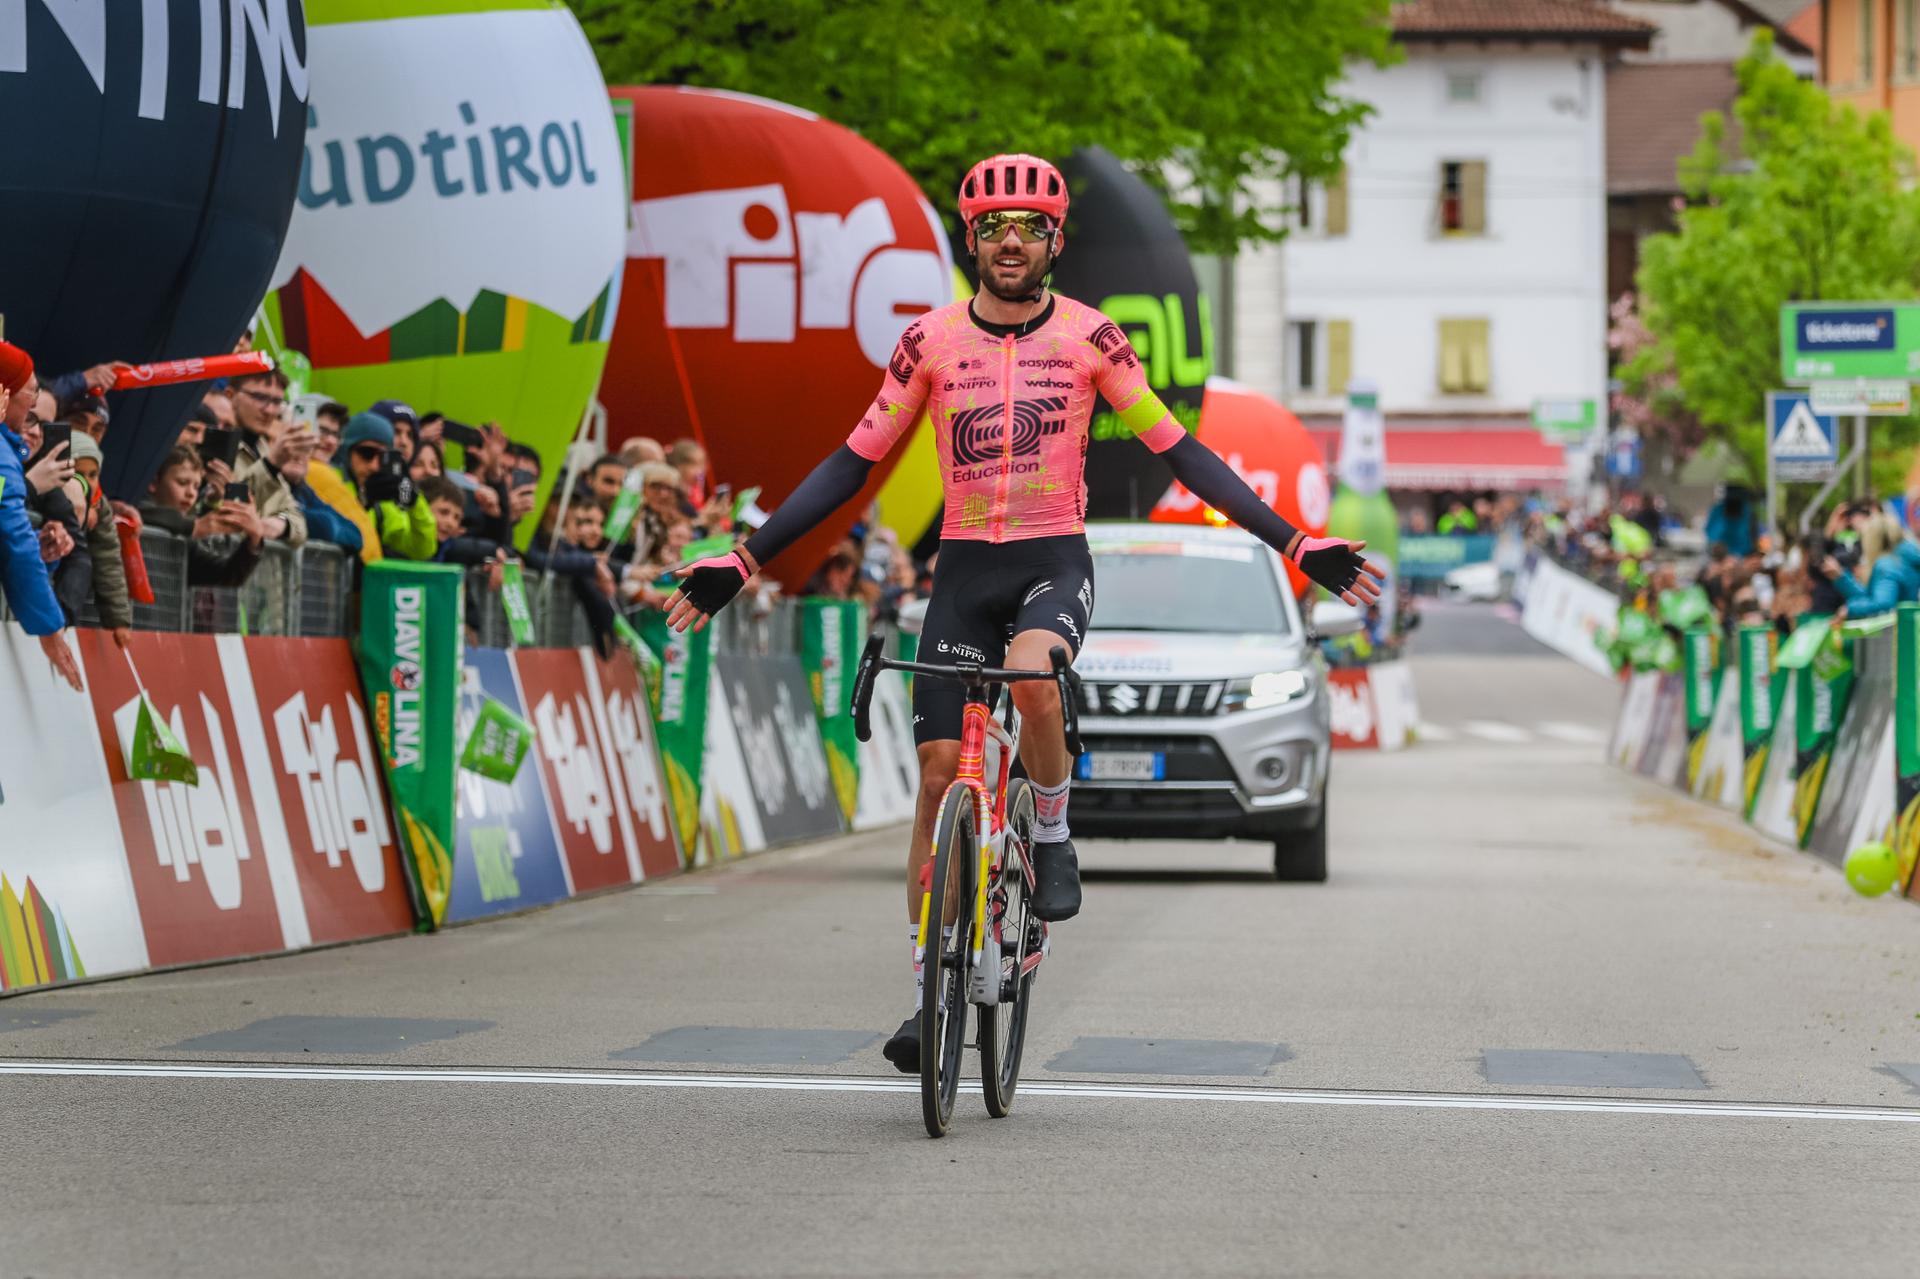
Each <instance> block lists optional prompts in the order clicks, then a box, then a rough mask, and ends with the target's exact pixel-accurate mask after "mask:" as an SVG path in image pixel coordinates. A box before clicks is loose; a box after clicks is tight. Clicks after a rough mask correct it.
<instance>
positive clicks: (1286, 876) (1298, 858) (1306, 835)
mask: <svg viewBox="0 0 1920 1279" xmlns="http://www.w3.org/2000/svg"><path fill="white" fill-rule="evenodd" d="M1273 876H1274V878H1275V879H1278V880H1279V881H1280V882H1282V883H1285V884H1324V883H1325V882H1326V880H1327V804H1326V801H1325V800H1322V801H1321V802H1320V811H1319V813H1317V814H1316V815H1315V816H1314V819H1313V825H1311V826H1309V827H1307V828H1306V829H1304V830H1294V831H1288V832H1287V833H1286V834H1285V835H1282V836H1281V837H1280V838H1279V839H1277V840H1275V841H1274V844H1273Z"/></svg>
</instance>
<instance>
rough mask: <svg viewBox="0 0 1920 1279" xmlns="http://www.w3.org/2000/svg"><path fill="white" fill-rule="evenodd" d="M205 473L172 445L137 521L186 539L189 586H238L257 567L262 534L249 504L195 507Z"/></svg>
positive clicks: (191, 451)
mask: <svg viewBox="0 0 1920 1279" xmlns="http://www.w3.org/2000/svg"><path fill="white" fill-rule="evenodd" d="M203 475H204V468H203V467H202V465H201V462H200V454H199V451H198V450H196V449H195V448H194V447H193V446H192V445H191V444H176V445H174V446H173V450H172V451H171V452H169V453H168V454H167V456H166V457H165V458H164V459H162V460H161V463H160V473H159V474H158V475H157V476H155V477H154V481H153V484H152V486H151V487H150V488H149V490H148V498H147V501H146V502H145V503H144V504H143V505H142V506H141V507H140V518H141V519H143V520H145V521H146V522H147V524H149V525H150V526H152V527H153V528H157V529H161V530H163V531H165V532H168V533H172V534H174V535H175V536H176V537H185V538H191V539H192V541H191V543H190V544H189V545H188V547H187V582H188V584H189V585H192V586H238V585H240V584H241V583H242V582H245V581H246V580H247V578H248V577H250V576H252V574H253V568H254V565H256V564H258V563H259V562H260V547H261V545H262V544H263V542H264V541H265V529H264V528H263V527H262V524H263V521H262V520H261V519H260V516H259V513H258V512H257V511H256V510H255V509H254V506H253V502H252V500H251V499H249V500H246V501H239V502H232V501H227V500H225V499H221V500H219V501H218V502H217V503H216V504H214V505H212V506H211V507H210V508H208V507H203V506H202V505H201V502H200V483H201V479H202V477H203Z"/></svg>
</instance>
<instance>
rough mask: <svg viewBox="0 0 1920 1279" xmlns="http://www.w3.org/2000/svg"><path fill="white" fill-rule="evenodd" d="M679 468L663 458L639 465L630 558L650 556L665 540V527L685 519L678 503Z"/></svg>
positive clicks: (685, 513) (641, 558) (679, 488)
mask: <svg viewBox="0 0 1920 1279" xmlns="http://www.w3.org/2000/svg"><path fill="white" fill-rule="evenodd" d="M682 495H683V492H682V489H681V479H680V472H679V471H678V470H676V469H675V468H673V467H671V466H668V465H667V464H666V463H665V462H648V463H646V464H644V465H642V466H641V468H640V496H641V507H640V515H639V518H638V521H637V523H638V525H639V527H637V528H636V529H635V530H634V534H633V548H634V550H633V558H634V559H635V560H646V559H651V558H653V556H654V552H655V550H656V548H658V547H659V546H661V545H662V544H664V543H665V541H666V537H667V530H668V529H670V528H672V527H673V526H674V525H675V524H678V523H680V522H681V521H683V520H685V519H687V512H686V510H685V508H684V507H683V505H682V503H681V497H682Z"/></svg>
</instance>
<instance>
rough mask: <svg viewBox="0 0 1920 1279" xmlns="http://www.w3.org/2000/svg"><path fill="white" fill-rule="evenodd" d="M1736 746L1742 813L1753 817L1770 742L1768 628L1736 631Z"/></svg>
mask: <svg viewBox="0 0 1920 1279" xmlns="http://www.w3.org/2000/svg"><path fill="white" fill-rule="evenodd" d="M1739 642H1740V746H1741V751H1742V753H1743V755H1744V757H1745V764H1744V771H1743V773H1742V776H1743V778H1744V779H1745V780H1744V791H1743V795H1744V801H1743V807H1742V811H1743V812H1745V813H1746V815H1747V816H1748V817H1752V816H1753V804H1754V799H1755V797H1756V796H1758V795H1759V793H1760V774H1761V773H1762V772H1763V771H1765V769H1766V766H1767V745H1768V743H1769V742H1770V741H1771V740H1772V738H1773V712H1774V705H1773V655H1774V633H1773V628H1772V627H1770V626H1743V627H1741V628H1740V637H1739Z"/></svg>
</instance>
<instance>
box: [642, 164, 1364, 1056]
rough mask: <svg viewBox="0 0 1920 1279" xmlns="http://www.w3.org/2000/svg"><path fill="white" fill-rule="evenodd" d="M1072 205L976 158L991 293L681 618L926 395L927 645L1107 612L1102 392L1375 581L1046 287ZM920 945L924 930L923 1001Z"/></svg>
mask: <svg viewBox="0 0 1920 1279" xmlns="http://www.w3.org/2000/svg"><path fill="white" fill-rule="evenodd" d="M1066 216H1067V184H1066V180H1065V179H1064V178H1063V177H1061V175H1060V171H1059V170H1058V169H1056V168H1054V167H1053V165H1051V164H1049V163H1047V162H1046V161H1045V160H1041V159H1038V158H1036V157H1034V156H1031V155H1024V154H1023V155H997V156H994V157H992V158H991V159H988V160H983V161H981V162H980V163H979V164H977V165H975V166H974V167H973V169H972V170H971V171H970V172H969V173H968V174H967V176H966V179H965V180H964V181H963V182H962V183H961V185H960V219H961V221H962V223H963V224H964V225H965V227H966V237H967V248H968V250H969V252H971V253H972V254H973V255H974V266H975V268H976V269H977V272H978V275H979V278H980V292H979V294H978V295H977V296H976V297H974V298H973V299H972V300H971V301H964V302H955V303H952V304H951V305H948V306H944V307H941V308H939V309H937V310H934V311H931V312H929V313H927V314H925V315H922V316H920V317H919V318H918V319H916V320H915V321H914V322H913V323H912V324H910V325H908V326H907V329H906V332H905V333H903V334H902V335H901V337H900V341H899V343H898V345H896V346H895V348H894V351H893V358H892V360H891V361H890V362H889V363H888V365H887V372H886V376H885V378H884V379H883V380H882V382H881V386H880V393H879V395H878V396H876V397H875V399H874V401H873V405H872V407H871V408H869V409H868V410H867V413H866V416H865V417H863V418H862V419H861V420H860V423H859V425H857V426H856V427H855V428H854V429H853V433H852V434H851V435H849V436H848V437H847V441H846V443H845V444H843V445H842V446H841V447H840V448H839V449H837V450H835V451H834V453H833V454H832V455H831V456H829V457H828V458H827V459H826V460H825V461H824V462H822V463H821V464H820V465H819V466H818V467H816V468H815V469H814V470H813V472H812V473H811V474H809V475H808V476H807V478H806V479H805V480H803V481H802V482H801V483H800V486H799V487H798V488H796V489H795V490H794V491H793V494H792V495H791V496H790V497H788V498H787V500H786V501H785V502H783V503H782V504H781V505H780V507H779V509H778V510H776V511H775V512H774V513H773V516H772V518H770V519H769V520H768V521H767V522H766V523H765V524H764V525H763V526H761V528H760V529H759V531H758V532H756V533H754V534H753V536H751V537H750V538H748V539H747V540H746V541H745V542H744V543H743V544H742V545H740V546H738V547H736V548H735V549H734V550H732V551H731V552H729V553H727V554H725V555H721V556H716V557H712V558H709V559H703V560H700V561H698V562H696V563H694V564H692V565H689V566H688V567H686V568H684V569H682V570H680V573H679V576H680V577H681V578H682V579H683V580H682V584H681V586H680V589H679V590H678V591H677V592H675V594H674V596H673V598H672V599H671V600H670V601H669V602H668V609H669V616H668V622H669V624H670V625H671V626H673V627H674V628H675V629H676V630H684V629H686V627H687V626H689V625H693V626H695V628H696V629H698V628H699V627H704V626H705V625H706V623H707V620H708V619H709V618H711V617H712V615H713V614H714V613H716V612H718V611H719V610H720V609H721V608H723V607H724V606H725V605H726V604H727V602H728V601H730V600H731V599H733V597H734V596H735V595H736V594H738V593H739V591H740V588H741V587H742V586H743V585H744V584H745V583H746V581H747V580H748V578H750V577H751V576H752V575H753V574H755V573H757V572H759V571H760V566H761V565H762V564H765V563H766V562H767V561H768V560H770V559H772V558H773V557H774V556H775V555H777V554H779V553H780V551H781V550H783V549H784V548H786V547H787V546H789V545H791V544H792V543H793V542H794V541H795V540H796V539H797V538H799V537H800V536H801V535H802V534H803V533H805V532H807V531H808V530H809V529H811V528H813V527H814V526H815V525H817V524H818V523H819V522H820V521H822V520H824V519H826V518H827V517H828V516H829V515H830V514H832V513H833V512H834V511H835V510H837V509H838V508H839V507H840V506H842V505H844V504H845V503H846V502H848V501H850V500H851V499H852V498H853V497H854V496H855V495H856V494H858V493H859V491H860V489H861V487H862V486H863V485H864V484H865V483H866V480H867V477H868V474H869V473H870V472H871V470H872V468H873V465H874V463H876V462H878V461H879V460H880V459H881V458H883V457H885V456H886V455H887V452H888V450H890V449H891V448H892V447H893V446H894V445H895V444H896V443H897V442H898V441H899V440H900V438H901V437H902V436H903V435H905V434H906V433H907V432H908V431H909V430H910V429H911V428H912V427H913V425H914V423H915V422H916V421H917V420H918V419H919V416H920V411H921V409H922V408H923V407H925V408H928V409H929V410H930V411H931V416H932V419H933V423H934V429H935V441H936V447H937V451H938V454H939V464H940V468H941V482H942V488H943V490H944V494H945V512H944V516H943V521H944V522H943V524H942V529H941V542H940V555H939V560H938V562H937V563H936V566H935V571H934V578H933V595H932V598H931V600H930V601H929V602H928V606H927V615H926V622H925V624H924V626H923V628H922V633H921V639H920V653H921V660H923V661H931V662H945V661H965V662H975V663H979V664H981V665H986V666H1006V667H1009V668H1016V669H1032V670H1044V669H1046V668H1047V666H1048V654H1049V651H1050V650H1051V649H1053V648H1055V647H1057V646H1064V647H1065V648H1066V650H1067V652H1068V653H1069V655H1073V654H1077V653H1078V652H1079V650H1080V645H1081V640H1082V637H1083V636H1084V635H1085V634H1086V630H1087V624H1088V622H1089V621H1090V620H1091V619H1092V615H1093V589H1094V584H1093V563H1092V558H1091V556H1090V554H1089V552H1088V549H1087V540H1086V535H1085V531H1084V530H1085V524H1084V519H1085V515H1086V505H1087V486H1086V475H1085V472H1086V455H1087V443H1088V428H1089V423H1090V421H1091V419H1092V416H1093V411H1094V407H1095V404H1096V402H1097V400H1098V398H1099V397H1100V396H1105V397H1106V400H1107V402H1108V403H1109V404H1111V405H1112V406H1113V408H1114V409H1115V411H1116V412H1117V413H1118V414H1119V417H1120V421H1121V422H1122V423H1123V424H1124V425H1125V427H1126V428H1127V430H1128V431H1130V432H1131V433H1133V434H1135V435H1137V436H1139V437H1140V440H1141V442H1142V443H1143V444H1145V445H1146V446H1147V447H1148V448H1149V449H1152V450H1153V451H1154V452H1155V453H1158V454H1159V455H1160V456H1161V457H1162V458H1163V459H1165V461H1166V462H1167V464H1168V466H1169V467H1170V468H1171V469H1172V471H1173V473H1174V475H1175V477H1176V478H1178V479H1179V480H1180V482H1181V483H1183V484H1185V485H1186V486H1187V488H1188V489H1190V490H1191V491H1192V492H1193V493H1194V494H1195V495H1196V496H1198V497H1200V498H1201V499H1202V500H1203V501H1205V502H1207V503H1208V504H1209V505H1211V506H1212V507H1213V508H1214V509H1216V510H1218V511H1221V512H1222V513H1224V514H1225V515H1226V516H1228V518H1230V519H1232V520H1233V521H1235V522H1236V523H1238V524H1239V525H1241V526H1242V527H1243V528H1245V529H1247V530H1248V531H1249V532H1251V533H1253V534H1254V535H1255V536H1257V537H1259V538H1260V539H1261V540H1262V541H1264V542H1266V543H1267V544H1268V545H1269V546H1271V547H1273V548H1274V549H1275V550H1277V551H1279V552H1280V553H1281V554H1283V555H1285V556H1286V557H1287V558H1288V559H1289V560H1291V561H1293V562H1294V563H1295V564H1296V565H1298V566H1299V567H1300V569H1301V570H1302V571H1303V572H1304V573H1305V574H1306V575H1307V576H1308V577H1309V578H1311V579H1313V580H1314V581H1315V582H1317V583H1319V584H1320V585H1322V586H1324V587H1326V588H1327V589H1328V590H1330V591H1333V592H1334V593H1335V594H1337V595H1339V596H1340V597H1341V598H1342V599H1345V600H1346V601H1347V602H1348V603H1350V604H1360V605H1364V604H1366V603H1368V602H1370V601H1371V600H1374V599H1377V598H1378V597H1379V593H1380V588H1379V585H1378V582H1377V579H1378V578H1379V577H1380V572H1379V570H1378V569H1376V568H1374V567H1373V566H1371V565H1369V564H1367V562H1366V561H1365V560H1364V559H1363V558H1362V557H1361V555H1360V551H1361V549H1362V548H1363V547H1364V546H1365V543H1364V542H1346V541H1342V540H1340V539H1338V538H1315V537H1308V536H1306V535H1305V534H1304V533H1302V532H1301V531H1300V530H1298V529H1296V528H1294V527H1293V526H1292V525H1290V524H1289V523H1287V521H1285V520H1283V519H1281V518H1280V516H1278V515H1277V514H1275V513H1274V511H1273V510H1272V509H1271V508H1270V507H1268V506H1267V504H1266V503H1265V502H1263V501H1261V500H1260V498H1259V496H1258V495H1257V494H1255V493H1254V491H1253V490H1252V489H1250V488H1248V487H1247V485H1246V483H1245V482H1244V481H1242V480H1241V479H1240V477H1239V476H1237V475H1235V474H1234V472H1233V471H1232V469H1231V468H1229V467H1228V466H1227V464H1226V463H1225V462H1223V461H1221V460H1220V458H1219V456H1218V455H1216V454H1215V453H1214V452H1213V451H1212V450H1211V449H1209V448H1207V447H1206V446H1205V445H1203V444H1201V443H1200V442H1199V441H1198V440H1197V439H1195V438H1194V437H1193V436H1191V435H1189V434H1188V433H1187V431H1186V430H1185V429H1184V428H1183V427H1182V426H1181V425H1180V423H1179V422H1178V421H1176V420H1175V419H1174V417H1173V415H1172V414H1170V413H1169V412H1168V411H1167V408H1166V406H1165V405H1164V404H1162V403H1161V402H1160V398H1159V397H1158V396H1156V395H1155V394H1154V393H1153V391H1152V390H1151V389H1149V387H1148V386H1147V379H1146V374H1145V373H1144V371H1143V370H1142V368H1141V366H1140V360H1139V358H1138V357H1137V356H1136V355H1135V354H1134V351H1133V347H1132V345H1131V344H1130V343H1129V342H1128V341H1127V339H1126V336H1125V335H1124V334H1123V333H1121V331H1120V329H1119V327H1118V326H1117V325H1115V324H1114V323H1113V321H1111V320H1109V319H1108V318H1107V317H1106V316H1104V315H1102V314H1101V313H1100V312H1099V311H1096V310H1095V309H1093V308H1092V307H1090V306H1086V305H1084V304H1082V303H1079V302H1076V301H1073V300H1072V299H1070V298H1065V297H1061V296H1059V295H1058V294H1055V293H1053V292H1052V291H1051V290H1050V289H1049V288H1048V287H1047V278H1048V276H1049V274H1050V273H1051V271H1052V269H1053V264H1054V262H1055V261H1057V260H1058V258H1059V256H1060V253H1061V251H1062V249H1063V248H1064V246H1065V235H1064V231H1063V227H1064V225H1065V222H1066ZM961 700H962V699H961V689H960V686H959V684H958V683H956V682H954V681H950V680H935V679H929V678H927V677H925V676H922V677H920V678H918V679H915V680H914V682H913V712H914V714H913V725H914V740H915V743H916V745H917V747H918V751H919V756H920V796H919V804H918V808H917V810H916V812H915V816H914V825H913V838H912V843H911V848H910V852H909V855H908V860H907V919H908V936H909V938H910V939H915V940H917V934H918V913H919V908H920V876H921V867H922V866H924V865H925V864H926V863H927V861H928V860H929V859H930V857H931V856H932V846H933V832H934V823H935V821H936V820H937V818H938V810H939V805H940V800H941V797H942V796H943V795H945V794H946V791H947V787H948V786H949V785H950V784H951V783H952V781H953V778H954V773H955V772H956V770H957V768H958V765H959V755H960V726H961ZM1013 700H1014V704H1015V705H1016V706H1017V707H1018V709H1019V711H1020V714H1021V716H1022V720H1023V729H1022V732H1021V736H1020V758H1021V761H1022V762H1023V763H1024V764H1025V765H1026V771H1027V776H1028V779H1029V780H1030V781H1031V782H1032V784H1033V793H1034V801H1035V805H1034V806H1035V818H1036V820H1035V828H1034V849H1033V859H1034V874H1035V879H1036V883H1035V886H1034V894H1033V902H1032V905H1033V911H1034V914H1036V915H1038V916H1039V917H1040V918H1041V919H1045V920H1055V921H1057V920H1062V919H1068V918H1071V917H1072V916H1073V915H1074V914H1075V913H1076V912H1078V910H1079V909H1080V875H1079V867H1078V863H1077V860H1076V858H1075V855H1074V849H1073V843H1072V841H1071V839H1070V838H1069V836H1068V828H1067V787H1068V774H1069V771H1070V767H1071V765H1072V760H1071V759H1070V758H1069V757H1068V755H1067V750H1066V738H1065V731H1064V726H1063V724H1062V722H1061V710H1060V704H1059V694H1058V692H1057V691H1056V689H1055V686H1054V685H1053V684H1052V683H1051V682H1049V681H1036V682H1033V683H1022V684H1016V685H1014V686H1013ZM912 944H913V941H912V940H910V942H909V945H912ZM920 960H921V956H920V953H919V951H918V949H917V947H916V948H915V950H914V976H915V986H916V991H915V1009H916V1012H917V1011H918V1007H919V1001H920V997H921V995H920V991H919V986H920ZM885 1052H886V1056H887V1059H888V1060H889V1061H891V1062H893V1064H894V1065H895V1066H897V1067H898V1068H899V1069H900V1070H902V1071H905V1072H908V1073H912V1072H915V1071H918V1070H919V1069H920V1060H919V1059H920V1041H919V1031H918V1022H917V1018H916V1017H914V1016H909V1017H908V1018H907V1019H906V1021H905V1022H903V1023H902V1024H901V1027H900V1030H899V1032H898V1033H897V1034H895V1035H894V1036H893V1038H892V1039H891V1040H889V1041H888V1042H887V1045H886V1049H885Z"/></svg>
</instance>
